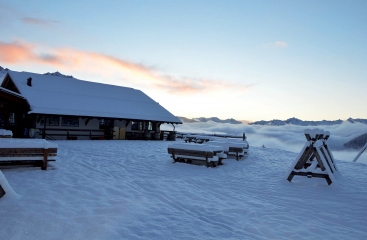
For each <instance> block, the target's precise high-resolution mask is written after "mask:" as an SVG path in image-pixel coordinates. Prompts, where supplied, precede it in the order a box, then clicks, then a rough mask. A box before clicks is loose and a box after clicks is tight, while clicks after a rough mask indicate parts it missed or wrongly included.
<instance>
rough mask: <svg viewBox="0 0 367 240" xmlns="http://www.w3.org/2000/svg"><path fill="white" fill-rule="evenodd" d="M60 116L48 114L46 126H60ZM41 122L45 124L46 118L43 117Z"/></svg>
mask: <svg viewBox="0 0 367 240" xmlns="http://www.w3.org/2000/svg"><path fill="white" fill-rule="evenodd" d="M59 121H60V118H59V116H47V117H46V126H59ZM40 124H41V125H42V126H44V124H45V118H44V117H42V119H41V121H40Z"/></svg>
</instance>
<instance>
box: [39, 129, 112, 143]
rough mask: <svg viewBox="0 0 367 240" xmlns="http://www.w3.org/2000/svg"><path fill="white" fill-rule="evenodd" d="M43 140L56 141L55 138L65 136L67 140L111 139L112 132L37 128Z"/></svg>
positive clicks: (104, 130) (105, 130)
mask: <svg viewBox="0 0 367 240" xmlns="http://www.w3.org/2000/svg"><path fill="white" fill-rule="evenodd" d="M37 130H38V131H39V133H40V134H41V135H42V138H43V139H46V138H48V139H56V138H55V137H57V136H65V137H66V139H68V140H73V139H77V138H78V137H89V139H94V140H95V139H113V130H107V129H60V128H47V129H43V128H38V129H37Z"/></svg>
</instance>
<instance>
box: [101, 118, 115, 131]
mask: <svg viewBox="0 0 367 240" xmlns="http://www.w3.org/2000/svg"><path fill="white" fill-rule="evenodd" d="M112 127H113V121H112V120H110V119H100V120H99V129H109V128H112Z"/></svg>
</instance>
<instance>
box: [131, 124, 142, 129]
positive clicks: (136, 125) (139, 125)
mask: <svg viewBox="0 0 367 240" xmlns="http://www.w3.org/2000/svg"><path fill="white" fill-rule="evenodd" d="M131 130H139V131H141V130H143V122H131Z"/></svg>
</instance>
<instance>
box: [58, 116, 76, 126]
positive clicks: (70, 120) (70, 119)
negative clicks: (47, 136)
mask: <svg viewBox="0 0 367 240" xmlns="http://www.w3.org/2000/svg"><path fill="white" fill-rule="evenodd" d="M61 126H62V127H79V117H75V116H61Z"/></svg>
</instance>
